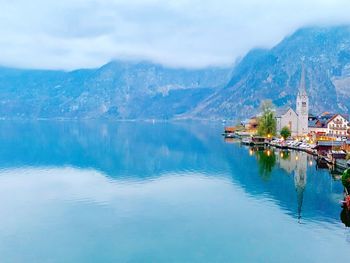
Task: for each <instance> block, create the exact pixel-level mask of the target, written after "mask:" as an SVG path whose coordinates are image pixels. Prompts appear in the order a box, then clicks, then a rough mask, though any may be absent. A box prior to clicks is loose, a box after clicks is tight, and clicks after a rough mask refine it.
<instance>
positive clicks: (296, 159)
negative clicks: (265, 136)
mask: <svg viewBox="0 0 350 263" xmlns="http://www.w3.org/2000/svg"><path fill="white" fill-rule="evenodd" d="M278 156H279V157H278V162H279V166H280V167H281V168H282V169H284V170H285V171H287V172H288V173H290V174H293V173H294V185H295V190H296V193H297V203H298V219H299V220H300V219H301V209H302V205H303V198H304V191H305V186H306V177H307V176H306V169H307V165H308V164H311V165H312V164H313V162H312V156H309V155H308V154H307V153H305V152H297V151H290V152H283V151H281V152H280V153H279V155H278Z"/></svg>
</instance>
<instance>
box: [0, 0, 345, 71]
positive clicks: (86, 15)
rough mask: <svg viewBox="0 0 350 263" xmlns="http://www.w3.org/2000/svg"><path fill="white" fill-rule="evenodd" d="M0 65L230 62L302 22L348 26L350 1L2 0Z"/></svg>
mask: <svg viewBox="0 0 350 263" xmlns="http://www.w3.org/2000/svg"><path fill="white" fill-rule="evenodd" d="M0 21H1V24H0V34H1V37H0V65H4V66H12V67H24V68H50V69H75V68H81V67H98V66H101V65H102V64H104V63H106V62H108V61H110V60H112V59H113V58H119V59H120V58H121V59H143V60H150V61H153V62H158V63H162V64H164V65H168V66H174V67H205V66H209V65H230V64H232V63H233V62H234V61H235V60H236V59H237V58H238V57H239V56H243V55H244V54H245V53H246V52H247V51H248V50H249V49H251V48H253V47H271V46H273V45H275V44H277V43H278V42H279V41H280V40H281V39H282V38H283V37H284V36H286V35H288V34H290V33H292V32H293V31H294V30H296V29H297V28H299V27H302V26H305V25H318V24H320V25H328V24H344V23H349V24H350V0H285V1H283V0H242V1H234V0H222V1H220V0H174V1H165V0H30V1H29V0H0Z"/></svg>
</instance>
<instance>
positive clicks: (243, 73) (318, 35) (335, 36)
mask: <svg viewBox="0 0 350 263" xmlns="http://www.w3.org/2000/svg"><path fill="white" fill-rule="evenodd" d="M302 63H304V66H305V69H306V86H307V92H308V94H309V98H310V109H311V111H312V112H313V113H316V114H317V113H319V112H322V111H333V112H339V113H349V110H350V27H349V26H336V27H308V28H302V29H300V30H298V31H296V32H295V33H294V34H292V35H290V36H288V37H286V38H285V39H284V40H283V41H281V42H280V43H279V44H277V45H276V46H275V47H273V48H271V49H254V50H252V51H250V52H249V53H248V54H247V55H246V56H245V57H244V58H243V59H242V60H241V61H240V62H239V63H237V64H236V65H235V67H234V68H207V69H201V70H189V69H173V68H167V67H164V66H161V65H157V64H153V63H148V62H123V61H113V62H111V63H108V64H106V65H104V66H102V67H101V68H98V69H82V70H76V71H72V72H64V71H41V70H19V69H8V68H0V118H5V119H10V118H31V119H33V118H34V119H35V118H47V119H52V118H78V119H80V118H82V119H84V118H111V119H136V120H137V119H178V118H200V119H223V118H225V119H245V118H247V117H250V116H251V115H254V114H255V113H256V112H257V111H258V108H259V105H260V103H261V101H262V100H264V99H272V101H273V102H274V103H275V104H276V105H277V106H278V107H283V106H292V107H293V108H294V107H295V98H296V94H297V88H298V85H299V80H300V74H301V64H302Z"/></svg>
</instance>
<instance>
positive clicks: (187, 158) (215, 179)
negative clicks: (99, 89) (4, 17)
mask: <svg viewBox="0 0 350 263" xmlns="http://www.w3.org/2000/svg"><path fill="white" fill-rule="evenodd" d="M221 131H222V126H221V125H218V124H207V123H172V124H171V123H155V124H152V123H132V122H130V123H117V122H115V123H113V122H44V121H43V122H9V121H2V122H0V145H1V148H0V200H1V201H0V215H1V217H0V262H75V263H76V262H345V260H347V259H348V258H349V255H350V231H349V229H348V228H346V227H345V225H344V223H343V222H342V218H343V221H344V218H345V217H344V212H343V214H342V208H341V206H340V204H339V201H340V200H341V199H342V191H343V189H342V186H341V183H340V182H339V181H336V180H335V179H333V178H334V176H332V175H331V174H330V173H329V171H328V170H324V169H319V168H317V167H316V164H315V161H314V160H313V159H312V158H311V157H310V156H307V155H306V154H304V153H296V152H283V153H281V152H277V151H272V150H271V151H269V152H267V151H263V152H262V151H257V149H249V148H247V147H242V146H240V145H239V144H238V143H228V142H225V141H224V140H223V138H222V137H221V135H220V133H221Z"/></svg>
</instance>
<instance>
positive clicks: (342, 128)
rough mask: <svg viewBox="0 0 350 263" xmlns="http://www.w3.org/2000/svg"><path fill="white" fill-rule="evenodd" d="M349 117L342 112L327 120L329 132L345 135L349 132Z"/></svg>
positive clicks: (337, 135) (340, 135) (335, 134)
mask: <svg viewBox="0 0 350 263" xmlns="http://www.w3.org/2000/svg"><path fill="white" fill-rule="evenodd" d="M348 131H349V121H348V118H347V117H346V116H344V115H341V114H335V115H334V116H333V117H332V118H330V119H329V120H328V121H327V134H328V135H330V136H335V137H345V136H347V135H348V134H349V133H348Z"/></svg>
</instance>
